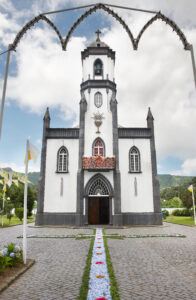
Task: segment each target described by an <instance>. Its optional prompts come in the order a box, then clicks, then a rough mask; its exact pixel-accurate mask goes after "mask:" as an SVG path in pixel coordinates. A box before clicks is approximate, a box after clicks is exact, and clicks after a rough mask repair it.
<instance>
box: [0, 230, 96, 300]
mask: <svg viewBox="0 0 196 300" xmlns="http://www.w3.org/2000/svg"><path fill="white" fill-rule="evenodd" d="M27 231H28V234H77V233H90V234H91V233H92V230H89V229H68V228H29V227H28V230H27ZM18 235H22V226H14V227H9V228H3V229H0V247H2V246H4V245H5V244H7V243H9V242H16V243H17V244H20V245H21V246H22V239H17V238H16V237H17V236H18ZM27 242H28V257H29V258H32V259H35V260H36V263H35V264H34V265H33V267H31V268H30V269H29V270H28V271H27V272H26V273H24V274H23V275H22V276H21V277H20V278H19V279H17V280H16V281H15V282H14V283H13V284H12V285H11V286H10V287H9V288H8V289H6V290H5V291H4V292H3V293H1V294H0V300H39V299H42V300H54V299H55V300H62V299H68V300H73V299H77V296H78V294H79V288H80V285H81V282H82V275H83V271H84V267H85V262H86V256H87V253H88V250H89V245H90V239H84V240H75V239H48V238H47V239H28V240H27Z"/></svg>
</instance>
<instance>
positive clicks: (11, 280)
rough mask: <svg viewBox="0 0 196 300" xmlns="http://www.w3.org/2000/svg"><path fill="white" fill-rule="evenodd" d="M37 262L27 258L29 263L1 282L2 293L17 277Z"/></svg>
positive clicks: (0, 291)
mask: <svg viewBox="0 0 196 300" xmlns="http://www.w3.org/2000/svg"><path fill="white" fill-rule="evenodd" d="M34 263H35V260H34V259H27V264H26V265H24V266H23V268H22V269H20V270H18V272H17V271H16V269H15V271H16V273H15V274H14V275H13V276H11V277H9V278H8V279H7V280H6V281H5V283H3V284H0V293H2V292H3V291H4V290H6V289H7V288H8V287H9V286H10V285H11V284H12V283H13V282H14V281H15V280H16V279H17V278H19V277H20V276H21V275H22V274H23V273H25V272H26V271H27V270H28V269H29V268H31V267H32V266H33V265H34Z"/></svg>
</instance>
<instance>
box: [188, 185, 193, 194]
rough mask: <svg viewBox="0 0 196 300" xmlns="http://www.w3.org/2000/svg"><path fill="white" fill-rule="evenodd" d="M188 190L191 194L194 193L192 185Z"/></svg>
mask: <svg viewBox="0 0 196 300" xmlns="http://www.w3.org/2000/svg"><path fill="white" fill-rule="evenodd" d="M188 190H189V192H192V191H193V186H192V184H191V185H189V187H188Z"/></svg>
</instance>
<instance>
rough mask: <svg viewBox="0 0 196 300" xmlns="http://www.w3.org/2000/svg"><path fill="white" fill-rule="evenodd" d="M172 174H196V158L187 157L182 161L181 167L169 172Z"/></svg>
mask: <svg viewBox="0 0 196 300" xmlns="http://www.w3.org/2000/svg"><path fill="white" fill-rule="evenodd" d="M171 174H173V175H184V176H188V175H189V176H195V174H196V158H193V159H187V160H185V161H184V162H183V164H182V166H181V169H180V170H177V171H173V172H171Z"/></svg>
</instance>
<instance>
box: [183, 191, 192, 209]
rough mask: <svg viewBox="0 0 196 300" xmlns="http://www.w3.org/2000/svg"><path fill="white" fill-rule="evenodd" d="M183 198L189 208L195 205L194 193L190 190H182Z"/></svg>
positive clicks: (185, 205)
mask: <svg viewBox="0 0 196 300" xmlns="http://www.w3.org/2000/svg"><path fill="white" fill-rule="evenodd" d="M181 199H182V203H183V206H184V207H186V208H187V209H190V208H191V207H192V205H193V200H192V193H191V192H189V191H188V189H185V190H182V191H181Z"/></svg>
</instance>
